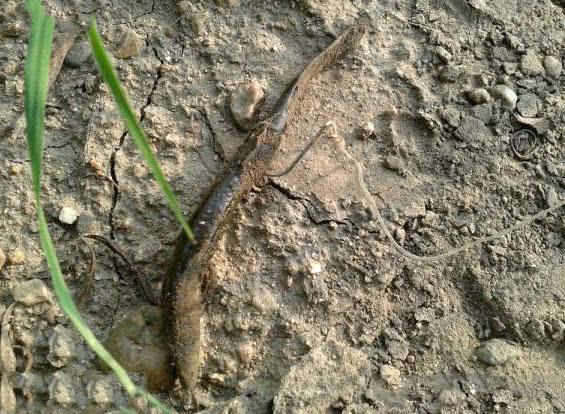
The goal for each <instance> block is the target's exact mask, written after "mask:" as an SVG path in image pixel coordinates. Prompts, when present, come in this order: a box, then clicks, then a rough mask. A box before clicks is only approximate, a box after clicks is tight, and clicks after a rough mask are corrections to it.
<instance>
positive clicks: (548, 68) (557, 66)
mask: <svg viewBox="0 0 565 414" xmlns="http://www.w3.org/2000/svg"><path fill="white" fill-rule="evenodd" d="M543 67H544V68H545V72H546V73H547V75H548V76H550V77H552V78H558V77H559V76H561V71H562V70H563V65H562V63H561V60H559V59H557V58H556V57H554V56H546V57H545V59H544V60H543Z"/></svg>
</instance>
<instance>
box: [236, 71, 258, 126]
mask: <svg viewBox="0 0 565 414" xmlns="http://www.w3.org/2000/svg"><path fill="white" fill-rule="evenodd" d="M264 101H265V92H264V91H263V87H262V86H261V85H260V84H259V82H257V81H256V80H255V79H253V80H251V82H249V83H247V84H245V85H243V86H242V87H240V88H239V89H238V90H236V91H235V92H234V93H233V94H232V95H231V97H230V110H231V113H232V116H233V118H234V120H235V122H236V124H237V125H238V126H239V127H240V128H241V129H244V130H248V129H250V128H251V127H252V126H253V120H254V117H255V114H256V112H257V110H258V109H259V108H260V107H261V105H263V102H264Z"/></svg>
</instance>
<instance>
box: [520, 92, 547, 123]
mask: <svg viewBox="0 0 565 414" xmlns="http://www.w3.org/2000/svg"><path fill="white" fill-rule="evenodd" d="M541 106H542V103H541V101H540V99H539V98H538V97H537V96H536V95H535V94H533V93H525V94H524V95H520V98H519V99H518V103H517V105H516V110H517V111H518V112H519V113H520V115H522V116H525V117H526V118H534V117H535V116H536V115H537V114H538V113H539V111H540V110H541Z"/></svg>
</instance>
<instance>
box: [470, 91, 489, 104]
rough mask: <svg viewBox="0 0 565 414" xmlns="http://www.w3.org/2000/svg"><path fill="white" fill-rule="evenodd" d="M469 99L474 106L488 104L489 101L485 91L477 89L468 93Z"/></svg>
mask: <svg viewBox="0 0 565 414" xmlns="http://www.w3.org/2000/svg"><path fill="white" fill-rule="evenodd" d="M469 99H471V102H473V103H474V104H475V105H479V104H483V103H485V102H488V101H489V99H490V94H489V93H488V91H487V90H486V89H484V88H478V89H474V90H472V91H471V92H469Z"/></svg>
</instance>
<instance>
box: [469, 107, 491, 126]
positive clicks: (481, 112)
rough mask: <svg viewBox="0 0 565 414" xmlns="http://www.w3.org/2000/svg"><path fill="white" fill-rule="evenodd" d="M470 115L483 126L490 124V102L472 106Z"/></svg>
mask: <svg viewBox="0 0 565 414" xmlns="http://www.w3.org/2000/svg"><path fill="white" fill-rule="evenodd" d="M471 115H472V116H474V117H475V118H478V119H480V120H481V121H482V122H483V124H485V125H488V124H490V123H491V122H492V120H493V116H494V109H493V104H492V102H489V103H484V104H482V105H475V106H473V107H472V108H471Z"/></svg>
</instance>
